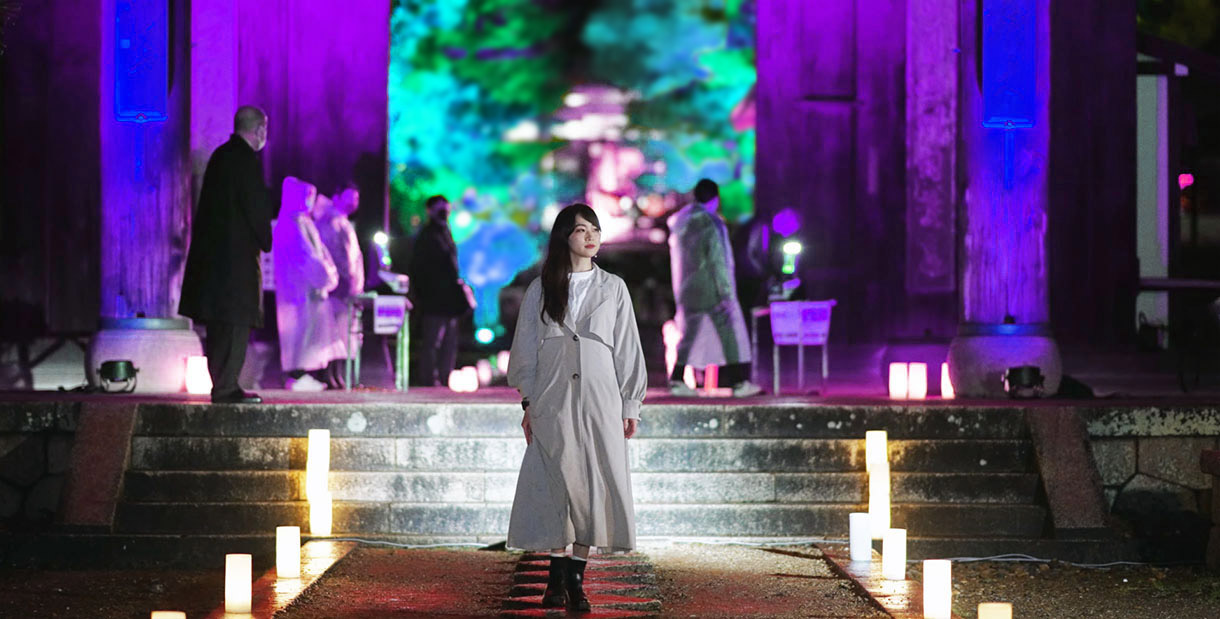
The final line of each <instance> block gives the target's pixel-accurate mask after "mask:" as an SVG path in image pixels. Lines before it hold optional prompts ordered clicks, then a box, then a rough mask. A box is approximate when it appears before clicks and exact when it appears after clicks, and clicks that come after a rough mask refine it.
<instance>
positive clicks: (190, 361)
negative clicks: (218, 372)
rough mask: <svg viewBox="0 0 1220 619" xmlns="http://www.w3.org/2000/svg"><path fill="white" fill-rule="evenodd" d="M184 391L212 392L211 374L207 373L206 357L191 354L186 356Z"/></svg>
mask: <svg viewBox="0 0 1220 619" xmlns="http://www.w3.org/2000/svg"><path fill="white" fill-rule="evenodd" d="M186 392H187V393H190V394H194V395H203V394H208V393H211V392H212V375H211V374H209V373H208V358H207V357H204V356H202V355H191V356H189V357H187V358H186Z"/></svg>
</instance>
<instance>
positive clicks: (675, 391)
mask: <svg viewBox="0 0 1220 619" xmlns="http://www.w3.org/2000/svg"><path fill="white" fill-rule="evenodd" d="M669 393H670V394H672V395H676V396H678V397H679V398H693V397H695V396H697V395H699V394H698V393H696V392H695V390H694V389H691V388H690V385H687V384H686V383H684V382H680V381H676V380H671V381H669Z"/></svg>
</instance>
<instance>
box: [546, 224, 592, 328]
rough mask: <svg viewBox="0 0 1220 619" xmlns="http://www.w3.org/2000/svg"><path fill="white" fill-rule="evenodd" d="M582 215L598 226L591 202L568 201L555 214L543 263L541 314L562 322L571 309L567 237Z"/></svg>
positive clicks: (570, 261) (569, 259)
mask: <svg viewBox="0 0 1220 619" xmlns="http://www.w3.org/2000/svg"><path fill="white" fill-rule="evenodd" d="M577 215H580V216H581V217H583V218H584V219H585V221H588V222H589V223H591V224H593V225H594V226H596V227H597V228H599V229H600V228H601V227H602V226H601V224H600V223H598V221H597V213H595V212H593V208H592V207H590V206H589V205H588V204H581V203H580V202H577V203H575V204H569V205H568V206H565V207H564V208H563V210H562V211H559V215H558V216H556V217H555V223H554V225H552V226H551V240H550V241H549V242H548V243H547V246H546V262H543V263H542V314H541V316H542V317H543V318H545V317H547V316H550V317H551V320H553V321H555V323H557V324H558V323H561V322H563V315H564V313H565V312H567V311H568V276H570V275H571V274H572V250H571V249H570V248H569V247H568V237H569V236H572V231H573V230H575V229H576V216H577Z"/></svg>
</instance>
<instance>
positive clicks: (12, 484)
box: [0, 407, 77, 532]
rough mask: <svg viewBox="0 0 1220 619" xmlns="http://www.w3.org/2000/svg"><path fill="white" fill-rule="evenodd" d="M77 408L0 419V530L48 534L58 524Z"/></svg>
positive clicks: (39, 409) (43, 408)
mask: <svg viewBox="0 0 1220 619" xmlns="http://www.w3.org/2000/svg"><path fill="white" fill-rule="evenodd" d="M73 409H74V407H64V408H60V407H39V408H38V410H37V411H30V412H28V413H26V414H24V415H5V416H3V417H0V531H10V532H20V531H31V530H43V529H47V528H49V527H50V526H51V525H52V523H54V522H55V517H56V513H57V512H58V509H59V500H60V492H61V490H62V489H63V484H64V479H65V475H66V473H67V472H68V467H69V465H70V463H71V454H72V442H73V439H74V437H75V432H76V421H77V415H76V413H75V411H74V410H73Z"/></svg>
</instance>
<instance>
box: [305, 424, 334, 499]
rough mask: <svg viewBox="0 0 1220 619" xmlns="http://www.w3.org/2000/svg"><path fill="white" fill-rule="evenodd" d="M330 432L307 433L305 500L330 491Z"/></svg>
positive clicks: (311, 431)
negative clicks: (328, 480) (328, 481)
mask: <svg viewBox="0 0 1220 619" xmlns="http://www.w3.org/2000/svg"><path fill="white" fill-rule="evenodd" d="M329 476H330V430H310V431H309V451H308V452H307V453H306V456H305V498H307V499H309V500H311V501H312V500H313V497H314V495H316V494H318V493H326V492H329V491H330V485H329V484H328V483H327V477H329Z"/></svg>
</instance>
